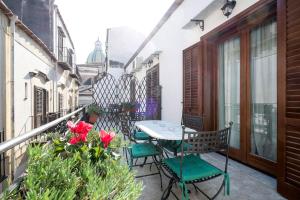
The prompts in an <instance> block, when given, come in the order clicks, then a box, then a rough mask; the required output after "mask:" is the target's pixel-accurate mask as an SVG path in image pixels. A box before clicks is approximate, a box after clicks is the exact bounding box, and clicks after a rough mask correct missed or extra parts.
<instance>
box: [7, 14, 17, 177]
mask: <svg viewBox="0 0 300 200" xmlns="http://www.w3.org/2000/svg"><path fill="white" fill-rule="evenodd" d="M17 20H18V16H16V15H13V16H12V17H10V25H9V27H10V46H11V49H10V56H11V60H10V62H11V63H10V67H9V69H8V70H9V91H10V95H9V97H10V103H9V104H10V106H9V108H8V112H9V113H10V119H7V120H9V125H10V132H11V138H14V137H15V123H14V121H15V113H14V112H15V111H14V110H15V109H14V108H15V107H14V106H15V104H14V100H15V95H14V85H15V84H14V83H15V74H14V73H15V45H14V43H15V31H16V22H17ZM11 158H12V159H11V169H12V171H11V174H12V175H13V174H14V170H15V152H14V150H13V151H11Z"/></svg>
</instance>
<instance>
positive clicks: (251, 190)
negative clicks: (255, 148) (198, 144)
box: [135, 153, 284, 200]
mask: <svg viewBox="0 0 300 200" xmlns="http://www.w3.org/2000/svg"><path fill="white" fill-rule="evenodd" d="M202 158H204V159H206V160H208V161H209V162H211V163H212V164H214V165H215V166H217V167H220V168H221V167H223V166H224V164H223V163H224V161H225V158H224V157H223V156H221V155H219V154H217V153H213V154H206V155H203V156H202ZM153 168H154V167H153ZM135 169H136V171H137V172H136V173H137V174H138V175H140V174H142V173H149V166H145V167H143V168H140V167H136V168H135ZM228 171H229V175H230V196H224V195H223V192H221V193H220V195H219V196H218V197H217V199H234V200H244V199H245V200H246V199H253V200H277V199H284V198H283V197H281V196H280V195H279V194H278V193H277V192H276V179H274V178H273V177H270V176H268V175H265V174H263V173H261V172H259V171H256V170H254V169H252V168H250V167H247V166H245V165H243V164H240V163H238V162H236V161H233V160H230V161H229V168H228ZM140 180H142V181H143V184H144V190H143V194H142V196H141V197H140V199H141V200H158V199H160V198H161V195H162V191H161V190H160V181H159V176H148V177H143V178H140ZM221 180H222V178H221V177H220V178H216V179H214V180H211V181H208V182H203V183H200V184H198V186H199V187H200V189H201V190H203V191H205V192H206V193H208V194H210V195H213V194H214V193H215V192H216V191H217V188H218V186H219V185H220V183H221ZM167 184H168V178H167V177H165V176H163V186H164V188H166V186H167ZM173 188H174V189H173V191H174V192H175V193H176V194H178V195H179V197H181V196H180V194H181V191H180V189H179V188H178V187H176V186H175V187H173ZM190 190H191V194H190V199H191V200H198V199H206V198H205V197H204V196H203V195H202V194H201V193H200V192H195V190H194V189H193V187H190ZM169 199H170V200H171V199H172V200H173V199H175V198H174V197H173V196H172V195H170V197H169Z"/></svg>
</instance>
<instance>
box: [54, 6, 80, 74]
mask: <svg viewBox="0 0 300 200" xmlns="http://www.w3.org/2000/svg"><path fill="white" fill-rule="evenodd" d="M58 27H61V28H62V30H63V32H64V34H65V36H66V37H65V38H64V41H63V42H64V47H66V48H68V49H72V50H73V52H74V54H73V66H72V67H73V68H74V67H75V63H76V54H75V48H74V47H73V46H72V43H71V38H70V37H69V35H68V34H67V29H66V27H65V26H64V25H63V21H62V20H61V18H60V17H59V14H58V9H57V8H55V9H54V11H53V42H54V46H53V50H54V54H55V56H56V58H58Z"/></svg>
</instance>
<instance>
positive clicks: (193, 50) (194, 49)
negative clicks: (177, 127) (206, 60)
mask: <svg viewBox="0 0 300 200" xmlns="http://www.w3.org/2000/svg"><path fill="white" fill-rule="evenodd" d="M202 47H203V45H202V42H199V43H197V44H195V45H193V46H191V47H189V48H187V49H186V50H184V51H183V114H186V115H191V116H200V115H202V114H203V109H202V107H203V105H202V103H203V102H202V96H203V95H202V87H203V84H202V71H203V70H202V55H201V53H202Z"/></svg>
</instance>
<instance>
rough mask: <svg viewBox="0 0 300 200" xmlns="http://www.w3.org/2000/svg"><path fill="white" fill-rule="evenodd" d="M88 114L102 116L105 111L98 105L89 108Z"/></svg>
mask: <svg viewBox="0 0 300 200" xmlns="http://www.w3.org/2000/svg"><path fill="white" fill-rule="evenodd" d="M87 113H88V114H89V115H92V114H96V115H98V116H100V115H101V114H102V113H103V111H102V109H101V108H100V107H99V106H98V105H96V104H92V105H90V106H89V107H88V109H87Z"/></svg>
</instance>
